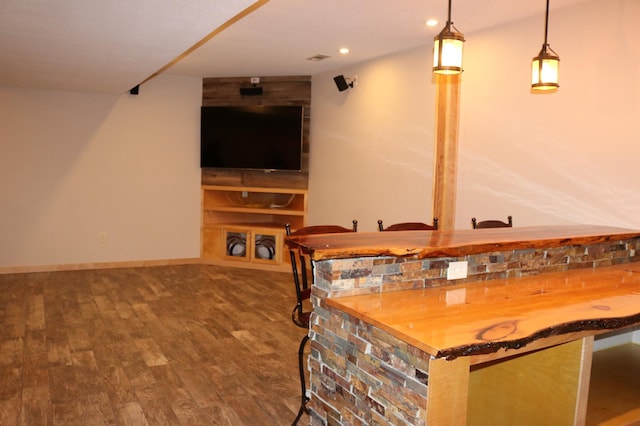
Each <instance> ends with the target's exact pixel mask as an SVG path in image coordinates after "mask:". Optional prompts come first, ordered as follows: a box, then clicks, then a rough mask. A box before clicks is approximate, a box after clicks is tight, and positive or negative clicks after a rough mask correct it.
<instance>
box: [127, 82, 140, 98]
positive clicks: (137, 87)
mask: <svg viewBox="0 0 640 426" xmlns="http://www.w3.org/2000/svg"><path fill="white" fill-rule="evenodd" d="M138 93H140V85H139V84H138V85H137V86H136V87H132V88H131V90H129V94H130V95H137V94H138Z"/></svg>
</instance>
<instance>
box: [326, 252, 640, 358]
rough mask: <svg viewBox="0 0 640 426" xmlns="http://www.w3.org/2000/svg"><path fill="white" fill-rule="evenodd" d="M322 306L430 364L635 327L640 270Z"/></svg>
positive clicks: (577, 273) (637, 266)
mask: <svg viewBox="0 0 640 426" xmlns="http://www.w3.org/2000/svg"><path fill="white" fill-rule="evenodd" d="M326 302H327V305H328V306H330V307H333V308H336V309H338V310H341V311H344V312H347V313H348V314H350V315H352V316H354V317H356V318H359V319H361V320H363V321H365V322H367V323H369V324H373V325H375V326H377V327H379V328H381V329H383V330H385V331H387V332H389V333H391V334H392V335H394V336H395V337H397V338H399V339H401V340H403V341H406V342H408V343H410V344H411V345H413V346H416V347H417V348H419V349H421V350H423V351H425V352H427V353H429V354H431V355H433V356H435V357H444V358H448V359H454V358H456V357H458V356H473V355H478V354H490V353H495V352H497V351H499V350H501V349H502V350H506V354H508V352H509V350H510V349H513V350H517V349H520V348H523V347H525V346H527V345H528V344H531V343H534V342H535V341H536V340H539V339H543V338H548V337H550V336H551V337H554V336H563V335H566V336H567V339H568V340H565V341H569V340H573V339H575V335H572V333H575V332H583V331H589V332H590V333H592V334H597V333H598V332H599V331H603V330H609V329H617V328H623V327H628V326H631V325H634V324H637V323H640V263H638V262H635V263H628V264H623V265H617V266H612V267H603V268H595V269H579V270H573V271H569V272H561V273H548V274H542V275H538V276H529V277H523V278H510V279H496V280H492V281H488V282H486V283H471V284H466V285H456V286H448V287H441V288H429V289H420V290H408V291H396V292H387V293H380V294H371V295H363V296H351V297H341V298H335V299H327V301H326ZM559 338H560V341H557V342H555V343H556V344H558V343H562V341H561V340H562V337H559Z"/></svg>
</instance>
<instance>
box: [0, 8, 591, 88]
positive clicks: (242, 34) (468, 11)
mask: <svg viewBox="0 0 640 426" xmlns="http://www.w3.org/2000/svg"><path fill="white" fill-rule="evenodd" d="M583 1H586V0H553V1H552V2H551V11H552V12H551V17H550V21H552V19H553V16H552V15H553V10H555V9H558V8H561V7H566V6H569V5H572V4H575V3H580V2H583ZM447 4H448V3H447V1H446V0H258V1H255V0H188V1H176V0H134V1H131V0H61V1H51V0H0V84H3V85H12V86H22V87H34V88H45V89H58V90H75V91H88V92H100V93H126V92H127V91H128V90H129V89H130V88H131V87H133V86H135V85H137V84H139V83H141V82H143V81H145V80H146V79H147V78H149V77H151V76H153V75H154V74H156V73H157V72H158V71H163V72H166V73H169V74H177V75H189V76H196V77H229V76H257V77H260V76H270V75H313V74H317V73H320V72H325V71H330V70H331V69H336V68H343V67H345V66H348V65H350V64H355V63H359V62H362V61H365V60H368V59H371V58H375V57H379V56H383V55H386V54H389V53H392V52H397V51H401V50H405V49H409V48H412V47H417V46H421V45H426V44H431V42H432V40H433V36H434V35H435V34H436V33H437V32H438V31H440V29H441V28H442V26H443V25H444V22H445V21H446V14H447ZM545 6H546V2H545V0H517V1H514V0H482V1H479V0H454V1H453V10H452V20H453V22H454V23H455V26H456V27H458V29H459V30H460V31H461V32H463V33H464V34H465V36H466V37H467V38H468V37H469V34H470V33H472V32H474V31H478V30H481V29H483V28H488V27H492V26H496V25H500V24H502V23H505V22H509V21H514V20H518V19H521V18H524V17H527V16H532V15H539V16H540V19H541V21H540V38H541V42H542V37H543V29H544V21H543V15H544V9H545ZM247 8H250V9H247ZM243 11H244V12H243ZM234 17H236V18H235V19H233V18H234ZM433 17H435V18H438V19H439V20H440V22H441V23H440V24H439V25H438V26H437V27H435V28H428V27H426V26H425V25H424V22H425V20H426V19H427V18H433ZM229 20H233V21H232V22H231V23H230V25H229ZM342 46H347V47H349V48H350V49H351V54H349V55H348V56H341V55H339V54H338V53H337V49H338V48H339V47H342ZM194 47H197V48H194ZM532 48H533V47H532ZM185 53H186V54H185ZM318 54H322V55H327V56H329V58H328V59H325V60H323V61H315V62H314V61H309V60H307V58H309V57H311V56H314V55H318ZM181 56H182V57H181ZM180 57H181V58H180ZM178 58H180V60H178V61H177V62H176V59H178ZM172 63H174V64H173V65H171V66H168V65H170V64H172ZM141 90H142V89H141Z"/></svg>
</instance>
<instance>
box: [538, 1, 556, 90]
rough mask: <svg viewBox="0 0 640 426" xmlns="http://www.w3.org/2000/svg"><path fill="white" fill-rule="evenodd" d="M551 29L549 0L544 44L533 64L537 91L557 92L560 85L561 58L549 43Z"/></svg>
mask: <svg viewBox="0 0 640 426" xmlns="http://www.w3.org/2000/svg"><path fill="white" fill-rule="evenodd" d="M548 27H549V0H547V11H546V14H545V21H544V43H543V45H542V49H541V50H540V53H538V56H536V57H535V58H533V61H532V62H531V89H532V90H535V91H545V90H555V89H557V88H558V87H560V85H559V84H558V81H559V80H558V71H559V68H560V57H559V56H558V54H557V53H556V52H554V51H553V49H551V47H550V46H549V43H547V30H548Z"/></svg>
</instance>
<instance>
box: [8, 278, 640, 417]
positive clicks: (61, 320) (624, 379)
mask: <svg viewBox="0 0 640 426" xmlns="http://www.w3.org/2000/svg"><path fill="white" fill-rule="evenodd" d="M294 299H295V296H294V295H293V284H292V283H291V276H290V274H287V273H278V272H264V271H255V270H244V269H238V268H224V267H218V266H211V265H184V266H163V267H148V268H123V269H104V270H89V271H69V272H46V273H32V274H9V275H0V325H1V328H0V425H45V424H52V425H56V424H64V425H100V424H105V425H289V424H291V421H292V420H293V419H294V418H295V414H296V413H297V411H298V404H299V382H298V370H297V348H298V344H299V342H300V339H301V338H302V336H303V334H304V333H303V332H302V331H301V330H300V329H299V328H297V327H296V326H294V325H293V324H292V323H291V318H290V312H291V308H292V307H293V305H294ZM621 383H622V385H621ZM612 389H618V390H619V391H621V392H619V393H613V392H612ZM614 395H615V396H614ZM612 396H614V397H612ZM639 400H640V347H639V346H637V345H635V346H629V347H621V348H614V349H610V350H606V351H602V352H599V353H596V354H595V355H594V367H593V374H592V378H591V392H590V399H589V407H588V408H589V414H588V418H587V424H588V425H601V426H604V425H623V424H624V425H630V424H632V425H638V424H640V422H638V420H637V419H638V418H639V416H640V413H638V410H637V409H635V408H633V407H634V406H637V402H638V401H639ZM306 422H307V419H305V418H303V421H302V422H301V423H302V424H305V423H306Z"/></svg>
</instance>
